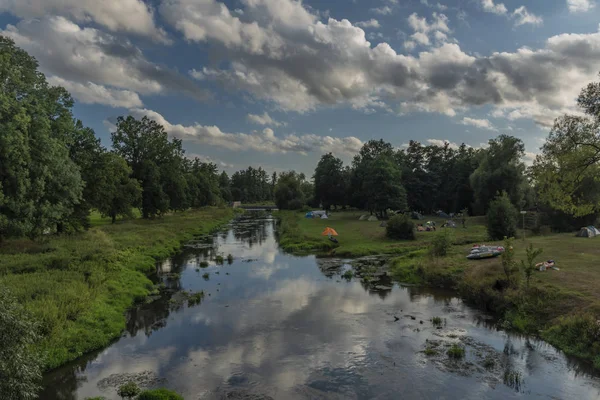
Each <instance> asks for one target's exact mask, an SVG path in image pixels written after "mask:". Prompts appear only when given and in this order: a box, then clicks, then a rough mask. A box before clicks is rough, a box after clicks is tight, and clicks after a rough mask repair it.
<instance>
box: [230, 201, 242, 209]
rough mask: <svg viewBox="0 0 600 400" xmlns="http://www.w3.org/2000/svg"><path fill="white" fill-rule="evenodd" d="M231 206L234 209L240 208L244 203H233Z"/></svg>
mask: <svg viewBox="0 0 600 400" xmlns="http://www.w3.org/2000/svg"><path fill="white" fill-rule="evenodd" d="M231 206H232V207H233V208H238V207H241V206H242V202H241V201H234V202H233V203H231Z"/></svg>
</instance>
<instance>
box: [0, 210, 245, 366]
mask: <svg viewBox="0 0 600 400" xmlns="http://www.w3.org/2000/svg"><path fill="white" fill-rule="evenodd" d="M232 216H233V210H232V209H225V208H203V209H199V210H190V211H186V212H178V213H171V214H169V215H166V216H164V217H162V218H156V219H153V220H142V219H139V218H136V219H130V220H122V221H119V222H117V223H116V224H111V223H110V220H107V219H103V218H101V217H100V216H99V215H92V225H93V226H94V227H93V228H91V229H89V230H88V231H85V232H80V233H75V234H72V235H62V236H47V237H43V238H41V239H38V240H35V241H32V240H29V239H14V240H7V241H4V242H3V243H1V244H0V285H4V286H5V287H7V288H8V289H9V290H10V292H11V293H12V295H13V296H15V297H16V298H17V300H18V301H19V302H20V303H21V304H23V305H24V306H25V308H26V309H27V310H28V311H29V312H30V313H31V314H32V315H33V317H34V319H35V320H36V321H38V322H39V325H40V332H41V334H42V336H43V340H42V341H41V342H40V343H38V344H37V346H38V347H39V349H40V350H41V354H43V356H44V358H45V365H46V368H47V369H51V368H55V367H57V366H59V365H61V364H64V363H65V362H67V361H70V360H73V359H75V358H77V357H79V356H81V355H83V354H85V353H87V352H89V351H92V350H95V349H98V348H102V347H104V346H106V345H107V344H109V343H110V341H111V340H113V339H114V338H117V337H119V336H120V334H121V332H122V330H123V329H124V328H125V311H126V310H127V309H128V308H129V307H131V306H132V305H133V304H134V303H135V302H136V301H141V300H143V299H144V298H145V297H146V296H147V295H148V294H150V293H151V292H152V291H153V290H154V287H153V284H152V282H151V281H150V280H149V279H148V277H147V275H148V274H150V273H152V272H154V270H155V265H156V261H157V260H160V259H164V258H166V257H168V256H169V255H171V254H173V253H174V252H176V251H177V250H178V249H179V248H180V246H181V244H182V243H183V242H185V241H187V240H190V239H192V238H193V237H194V236H196V235H202V234H206V233H209V232H211V231H213V230H215V229H217V228H218V227H219V226H220V225H222V224H224V223H226V222H227V221H228V220H230V219H231V218H232Z"/></svg>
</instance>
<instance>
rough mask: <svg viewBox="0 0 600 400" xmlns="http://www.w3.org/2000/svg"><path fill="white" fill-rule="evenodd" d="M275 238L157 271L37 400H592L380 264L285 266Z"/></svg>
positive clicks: (531, 343) (551, 353)
mask: <svg viewBox="0 0 600 400" xmlns="http://www.w3.org/2000/svg"><path fill="white" fill-rule="evenodd" d="M275 229H276V226H275V221H274V219H273V218H271V217H261V218H242V219H239V220H236V221H233V222H232V223H231V224H230V225H229V226H228V227H227V228H226V229H223V230H222V231H220V232H218V233H217V234H215V235H212V236H210V237H205V238H199V239H198V240H195V241H193V242H190V243H189V244H188V245H187V246H186V247H185V248H184V250H183V251H182V252H181V253H180V254H178V255H176V256H174V257H172V258H171V259H169V260H166V261H165V262H162V263H160V264H159V265H157V276H156V280H157V282H160V283H162V284H161V287H162V288H163V294H162V295H161V296H157V297H156V298H154V301H152V302H150V303H148V304H144V305H140V306H138V307H136V308H135V309H133V310H131V312H130V313H128V316H127V318H128V323H127V330H126V332H125V333H124V334H123V336H122V337H121V338H120V339H119V340H117V341H115V342H114V343H113V344H112V345H111V346H109V347H107V348H106V349H104V350H102V351H100V352H96V353H93V354H89V355H87V356H85V357H83V358H81V359H80V360H77V361H76V362H73V363H70V364H67V365H65V366H63V367H61V368H59V369H57V370H55V371H52V372H51V373H49V374H47V375H46V376H45V378H44V390H43V392H42V394H41V395H40V398H41V399H44V400H46V399H47V400H58V399H61V400H66V399H85V398H86V397H93V396H104V397H105V398H106V399H119V397H118V395H117V393H116V390H117V388H118V386H119V384H122V383H125V382H127V381H130V380H132V381H135V382H137V383H138V384H139V385H140V386H141V387H144V388H153V387H166V388H169V389H172V390H175V391H177V392H178V393H180V394H182V395H183V396H184V398H185V399H186V400H188V399H189V400H191V399H194V400H195V399H253V400H257V399H398V398H406V399H511V398H538V399H597V398H599V397H600V376H598V374H597V373H595V372H594V371H593V369H591V368H590V367H589V366H588V365H587V364H585V363H581V362H579V361H577V360H574V359H571V358H568V357H566V356H564V355H563V354H562V353H561V352H559V351H557V350H556V349H555V348H553V347H552V346H550V345H548V344H546V343H545V342H543V341H539V340H535V339H532V338H527V337H522V336H518V335H514V334H510V333H507V332H505V331H503V330H502V329H499V328H498V324H497V323H496V321H495V320H494V318H492V317H491V316H489V315H486V314H485V313H482V312H480V311H478V310H475V309H473V308H471V307H469V306H468V305H466V304H465V303H463V302H462V301H461V300H460V299H459V298H456V297H455V296H454V295H453V293H452V292H445V291H440V290H429V289H424V288H417V287H410V286H402V285H399V284H397V283H393V282H391V280H390V278H389V277H388V276H387V275H386V273H385V259H384V258H380V257H373V258H367V259H363V260H342V259H333V260H332V259H319V258H316V257H315V256H303V257H299V256H293V255H290V254H286V253H284V252H281V251H280V250H279V249H278V246H277V240H276V235H275ZM340 240H343V237H340ZM228 255H231V258H230V259H229V260H228V259H227V258H228V257H227V256H228ZM221 257H223V260H222V262H221ZM365 270H368V274H367V273H365ZM347 271H352V272H353V277H350V274H349V273H347ZM200 291H203V292H204V298H203V299H202V300H201V301H200V302H199V303H196V302H190V301H188V299H187V297H186V295H184V294H182V293H198V292H200ZM456 347H459V348H462V349H464V350H465V354H464V357H459V358H456V359H455V358H451V357H450V356H449V355H448V350H449V349H450V348H456Z"/></svg>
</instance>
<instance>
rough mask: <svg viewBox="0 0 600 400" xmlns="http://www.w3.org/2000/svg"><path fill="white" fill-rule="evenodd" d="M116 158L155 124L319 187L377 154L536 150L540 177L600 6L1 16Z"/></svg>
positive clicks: (83, 4)
mask: <svg viewBox="0 0 600 400" xmlns="http://www.w3.org/2000/svg"><path fill="white" fill-rule="evenodd" d="M0 12H2V14H0V18H1V20H0V27H1V28H2V30H3V34H4V35H7V36H10V37H11V38H13V39H14V40H15V42H16V43H17V45H19V46H21V47H22V48H24V49H25V50H27V51H28V52H29V53H30V54H32V55H34V56H35V57H36V58H37V59H38V60H39V62H40V68H41V70H42V71H43V72H44V73H46V75H47V77H48V79H49V81H50V82H51V83H52V84H55V85H62V86H65V87H66V88H67V89H68V90H69V91H70V92H71V93H72V94H73V96H74V98H75V100H76V106H75V114H76V116H77V117H78V118H80V119H82V120H83V121H84V123H85V124H86V125H88V126H90V127H92V128H93V129H94V130H95V131H96V133H97V135H98V136H99V137H100V138H101V139H102V142H103V144H104V145H106V146H110V133H109V132H110V130H111V129H112V128H113V125H112V122H113V121H114V120H115V118H116V117H117V116H119V115H126V114H132V115H135V116H138V117H141V116H143V115H147V116H149V117H151V118H154V119H156V120H157V121H159V122H161V123H163V124H164V125H165V127H166V128H167V130H168V132H169V133H170V134H171V135H173V136H176V137H179V138H181V139H183V143H184V148H185V149H186V152H187V153H188V154H190V155H198V156H201V157H203V158H205V159H210V160H213V161H215V162H216V163H217V164H218V165H219V166H220V167H221V168H223V169H225V170H226V171H228V172H232V171H234V170H237V169H242V168H245V167H246V166H247V165H255V166H256V165H262V166H263V167H265V168H266V169H267V170H269V171H272V170H278V171H281V170H286V169H296V170H300V171H303V172H305V173H307V174H311V173H312V171H313V169H314V166H315V164H316V162H317V160H318V158H319V157H320V155H321V154H323V153H325V152H329V151H332V152H334V153H335V154H336V155H338V156H340V157H342V158H343V159H344V160H345V161H349V160H350V159H351V155H352V154H353V153H355V152H356V151H357V149H358V148H360V146H361V144H362V143H364V142H365V141H367V140H369V139H379V138H383V139H385V140H387V141H389V142H391V143H392V144H393V145H394V146H397V147H402V145H403V144H405V143H407V142H408V141H409V140H411V139H414V140H418V141H420V142H422V143H433V144H436V143H442V142H443V141H445V140H447V141H449V142H451V143H456V144H460V143H462V142H464V143H467V144H468V145H471V146H473V147H478V146H481V145H483V144H485V143H486V142H487V140H488V139H490V138H492V137H495V136H497V135H498V134H500V133H507V134H512V135H515V136H518V137H520V138H522V139H523V140H524V142H525V144H526V147H527V151H528V154H527V159H528V160H529V161H530V160H531V158H532V157H533V155H534V154H535V152H537V150H538V148H539V146H540V145H541V143H542V141H543V138H544V137H545V136H546V135H547V133H548V131H549V129H550V126H551V124H552V121H553V119H554V118H555V117H557V116H559V115H561V114H564V113H567V112H568V113H577V112H578V110H577V109H576V108H575V97H576V95H577V93H578V92H579V90H580V89H581V88H582V87H583V86H584V85H585V84H587V83H588V82H590V81H592V80H594V79H596V77H597V74H598V72H599V71H600V33H599V30H598V28H599V22H600V18H599V17H600V5H596V4H595V1H594V0H544V1H540V0H536V1H533V0H505V1H503V2H500V1H497V0H440V1H434V0H427V1H425V0H409V1H403V0H374V1H366V0H354V1H351V0H327V1H304V2H298V1H295V0H233V1H217V0H161V1H159V0H152V1H146V2H144V1H142V0H105V1H102V2H100V1H96V0H0Z"/></svg>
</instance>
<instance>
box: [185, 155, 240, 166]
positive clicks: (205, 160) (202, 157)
mask: <svg viewBox="0 0 600 400" xmlns="http://www.w3.org/2000/svg"><path fill="white" fill-rule="evenodd" d="M185 156H186V157H187V158H189V159H190V160H193V159H194V158H197V159H198V160H200V161H201V162H203V163H213V164H216V165H218V166H219V167H221V168H234V167H235V165H233V164H230V163H226V162H224V161H221V160H217V159H214V158H212V157H210V156H205V155H202V154H197V153H186V154H185Z"/></svg>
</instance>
